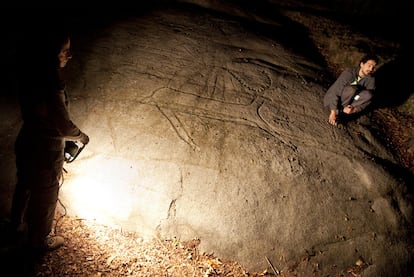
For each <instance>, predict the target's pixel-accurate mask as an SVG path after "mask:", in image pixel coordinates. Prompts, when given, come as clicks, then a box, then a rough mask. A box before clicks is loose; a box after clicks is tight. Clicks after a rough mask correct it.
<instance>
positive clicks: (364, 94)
mask: <svg viewBox="0 0 414 277" xmlns="http://www.w3.org/2000/svg"><path fill="white" fill-rule="evenodd" d="M358 95H359V98H360V100H361V101H362V102H366V101H369V100H371V98H372V96H373V94H372V92H371V91H369V90H361V91H360V92H359V94H358Z"/></svg>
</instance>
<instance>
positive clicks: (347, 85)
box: [323, 54, 378, 126]
mask: <svg viewBox="0 0 414 277" xmlns="http://www.w3.org/2000/svg"><path fill="white" fill-rule="evenodd" d="M377 64H378V57H377V56H376V55H374V54H366V55H364V56H363V57H362V58H361V60H360V62H359V65H358V66H356V67H353V68H347V69H345V70H344V71H343V72H342V73H341V74H340V75H339V77H338V79H336V81H335V82H334V83H333V84H332V85H331V86H330V87H329V89H328V90H327V92H326V94H325V97H324V99H323V103H324V106H325V107H328V108H329V111H330V114H329V118H328V121H329V123H330V124H332V125H334V126H336V125H338V122H339V121H340V120H341V119H343V118H344V117H346V116H347V115H351V114H355V113H359V112H362V111H363V110H365V109H366V108H367V107H368V106H369V105H370V104H371V100H372V97H373V92H374V90H375V88H376V86H375V77H374V76H373V75H372V74H373V73H374V71H375V68H376V66H377Z"/></svg>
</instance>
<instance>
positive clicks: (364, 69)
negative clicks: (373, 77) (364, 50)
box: [359, 60, 377, 77]
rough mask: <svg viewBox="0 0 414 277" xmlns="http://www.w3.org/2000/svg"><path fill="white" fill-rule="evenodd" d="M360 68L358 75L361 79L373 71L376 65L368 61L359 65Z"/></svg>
mask: <svg viewBox="0 0 414 277" xmlns="http://www.w3.org/2000/svg"><path fill="white" fill-rule="evenodd" d="M360 66H361V70H360V71H359V72H360V75H361V77H365V76H367V75H370V74H371V73H373V72H374V71H375V68H376V66H377V63H376V62H375V61H373V60H368V61H366V62H365V63H361V64H360Z"/></svg>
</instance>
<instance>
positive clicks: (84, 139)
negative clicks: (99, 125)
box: [79, 132, 89, 145]
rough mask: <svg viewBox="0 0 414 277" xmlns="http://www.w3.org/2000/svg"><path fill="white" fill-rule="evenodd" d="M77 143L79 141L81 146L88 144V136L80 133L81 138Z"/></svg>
mask: <svg viewBox="0 0 414 277" xmlns="http://www.w3.org/2000/svg"><path fill="white" fill-rule="evenodd" d="M79 141H80V142H81V143H82V144H83V145H86V144H88V143H89V137H88V135H86V134H85V133H83V132H81V137H80V139H79Z"/></svg>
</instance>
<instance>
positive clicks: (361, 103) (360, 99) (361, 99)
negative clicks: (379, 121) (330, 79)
mask: <svg viewBox="0 0 414 277" xmlns="http://www.w3.org/2000/svg"><path fill="white" fill-rule="evenodd" d="M371 99H372V93H371V92H370V91H369V90H362V91H360V92H359V93H358V96H357V97H356V98H354V100H353V101H352V106H353V107H355V108H357V109H358V111H362V110H363V109H365V107H367V106H368V105H369V103H370V102H371Z"/></svg>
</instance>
